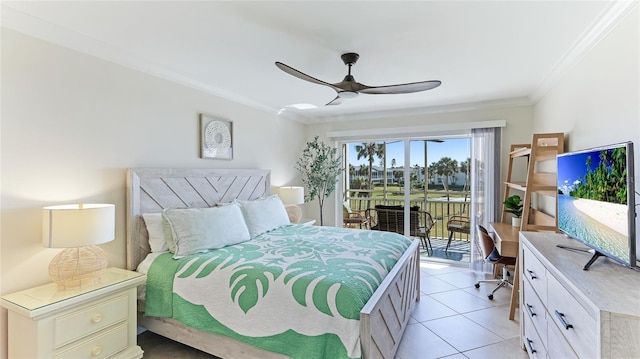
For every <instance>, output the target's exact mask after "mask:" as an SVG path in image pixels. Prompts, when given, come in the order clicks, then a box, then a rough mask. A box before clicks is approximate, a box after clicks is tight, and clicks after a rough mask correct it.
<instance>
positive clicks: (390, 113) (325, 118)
mask: <svg viewBox="0 0 640 359" xmlns="http://www.w3.org/2000/svg"><path fill="white" fill-rule="evenodd" d="M531 105H533V103H532V102H531V100H530V99H529V98H528V97H514V98H507V99H498V100H489V101H479V102H467V103H459V104H450V105H439V106H425V107H413V108H406V109H394V110H376V111H371V112H356V113H347V114H338V115H315V116H309V115H305V113H304V111H298V110H296V111H295V112H294V111H289V113H288V116H287V117H288V118H289V119H293V120H295V121H298V122H301V123H304V124H316V123H327V122H341V121H365V120H375V119H384V118H390V117H393V118H399V117H415V116H423V115H429V114H436V113H448V112H465V111H481V110H492V109H498V108H512V107H523V106H531Z"/></svg>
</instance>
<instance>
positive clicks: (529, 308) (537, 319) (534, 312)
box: [522, 280, 547, 341]
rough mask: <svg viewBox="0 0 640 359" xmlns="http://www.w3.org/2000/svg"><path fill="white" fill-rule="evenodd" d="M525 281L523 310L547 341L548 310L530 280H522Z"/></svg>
mask: <svg viewBox="0 0 640 359" xmlns="http://www.w3.org/2000/svg"><path fill="white" fill-rule="evenodd" d="M522 283H523V290H524V292H523V293H524V294H523V301H522V312H523V313H524V314H525V316H527V317H529V320H530V321H531V323H532V324H533V326H534V327H535V328H536V330H537V331H538V334H540V337H541V338H542V339H544V340H545V341H546V339H547V310H546V309H545V307H544V305H543V304H542V301H541V300H540V298H538V295H537V294H536V293H535V292H534V290H533V288H532V287H531V283H529V281H526V280H525V281H522Z"/></svg>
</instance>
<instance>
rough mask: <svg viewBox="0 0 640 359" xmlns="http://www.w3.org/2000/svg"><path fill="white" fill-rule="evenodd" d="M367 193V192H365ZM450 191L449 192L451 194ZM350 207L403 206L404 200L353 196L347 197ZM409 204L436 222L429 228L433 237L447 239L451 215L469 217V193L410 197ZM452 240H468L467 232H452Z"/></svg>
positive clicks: (354, 208) (363, 209) (440, 192)
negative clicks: (426, 197) (425, 198)
mask: <svg viewBox="0 0 640 359" xmlns="http://www.w3.org/2000/svg"><path fill="white" fill-rule="evenodd" d="M358 192H361V193H366V192H370V191H367V190H358ZM443 193H446V192H445V191H438V193H434V192H429V194H438V195H442V194H443ZM367 194H368V193H367ZM451 194H452V193H450V195H451ZM349 202H350V205H351V208H352V209H353V210H357V211H361V212H362V213H364V211H365V210H366V209H367V208H375V206H376V205H390V206H395V205H398V206H403V205H404V200H403V199H401V198H398V199H383V198H375V197H353V198H350V199H349ZM409 203H410V206H411V207H413V206H418V207H419V208H420V211H426V212H429V213H430V214H431V216H432V217H433V219H435V220H436V224H435V225H434V226H433V228H432V230H431V238H434V239H448V238H449V234H450V232H449V231H448V230H447V222H448V221H449V219H450V218H451V217H452V216H465V217H467V218H469V211H470V207H471V203H470V196H469V193H468V192H467V193H461V192H455V196H454V195H451V196H450V197H449V199H447V197H438V198H428V199H427V200H426V201H425V200H424V197H423V198H421V199H412V200H411V201H410V202H409ZM453 239H454V240H466V241H468V240H469V234H466V233H460V232H453Z"/></svg>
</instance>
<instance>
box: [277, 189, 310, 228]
mask: <svg viewBox="0 0 640 359" xmlns="http://www.w3.org/2000/svg"><path fill="white" fill-rule="evenodd" d="M278 195H279V196H280V199H281V200H282V203H284V204H285V208H286V210H287V214H288V215H289V221H291V223H299V222H300V219H301V218H302V209H300V207H299V206H298V205H299V204H303V203H304V187H295V186H286V187H280V190H279V191H278Z"/></svg>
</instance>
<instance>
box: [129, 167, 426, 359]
mask: <svg viewBox="0 0 640 359" xmlns="http://www.w3.org/2000/svg"><path fill="white" fill-rule="evenodd" d="M270 193H271V181H270V172H269V170H260V169H249V170H236V169H229V170H221V169H177V168H176V169H172V168H132V169H129V170H128V173H127V268H128V269H130V270H136V268H137V267H138V264H139V263H140V262H141V261H142V260H143V259H144V258H145V257H146V255H147V254H148V253H149V251H150V248H149V243H148V234H147V230H146V227H145V224H144V220H143V219H142V214H143V213H154V212H161V211H162V210H163V209H164V208H169V207H181V208H185V207H193V208H203V207H211V206H213V205H215V204H216V203H218V202H230V201H232V200H233V199H244V200H252V199H257V198H260V197H263V196H265V195H269V194H270ZM419 300H420V248H419V241H413V242H412V244H411V246H410V247H409V249H407V251H406V252H405V253H404V254H403V255H402V257H401V258H400V260H399V261H398V263H397V264H396V265H395V267H394V268H393V269H392V270H391V272H390V273H389V275H388V276H387V277H386V278H385V279H384V280H383V282H382V283H381V285H380V287H378V289H377V290H376V291H375V293H373V296H372V297H371V298H370V299H369V301H368V302H367V304H366V305H365V306H364V308H363V309H362V311H361V312H360V342H361V346H362V356H363V358H366V359H373V358H385V359H393V358H394V356H395V353H396V351H397V349H398V345H399V344H400V339H401V338H402V335H403V333H404V330H405V328H406V326H407V324H408V322H409V317H410V314H411V312H412V311H413V308H414V307H415V305H416V302H417V301H419ZM140 307H142V305H141V306H140ZM138 314H139V315H138V325H140V326H142V327H144V328H146V329H147V330H149V331H152V332H154V333H157V334H160V335H162V336H165V337H167V338H170V339H173V340H175V341H178V342H181V343H184V344H186V345H189V346H191V347H194V348H197V349H199V350H202V351H204V352H207V353H210V354H213V355H215V356H218V357H221V358H256V357H258V358H287V357H286V356H284V355H282V354H278V353H272V352H267V351H265V350H263V349H259V348H256V347H253V346H251V345H248V344H244V343H241V342H238V341H236V340H234V339H231V338H227V337H224V336H220V335H216V334H212V333H207V332H203V331H200V330H197V329H193V328H189V327H187V326H185V325H183V324H181V323H179V322H178V321H176V320H172V319H167V318H155V317H146V316H144V315H143V313H142V312H139V313H138Z"/></svg>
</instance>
